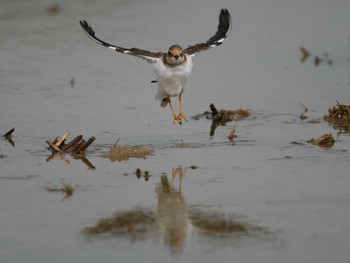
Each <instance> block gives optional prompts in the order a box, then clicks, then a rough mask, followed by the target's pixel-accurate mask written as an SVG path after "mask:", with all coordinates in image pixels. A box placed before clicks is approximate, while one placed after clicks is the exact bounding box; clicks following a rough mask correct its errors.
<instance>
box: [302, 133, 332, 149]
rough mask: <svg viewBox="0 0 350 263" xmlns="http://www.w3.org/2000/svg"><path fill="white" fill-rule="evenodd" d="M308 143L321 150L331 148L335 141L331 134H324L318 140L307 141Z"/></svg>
mask: <svg viewBox="0 0 350 263" xmlns="http://www.w3.org/2000/svg"><path fill="white" fill-rule="evenodd" d="M307 142H308V143H311V144H313V145H317V146H319V147H321V148H325V149H328V148H332V147H333V145H334V143H335V139H334V138H333V136H332V134H330V133H325V134H323V135H322V136H321V137H320V138H318V139H314V138H312V139H310V140H308V141H307Z"/></svg>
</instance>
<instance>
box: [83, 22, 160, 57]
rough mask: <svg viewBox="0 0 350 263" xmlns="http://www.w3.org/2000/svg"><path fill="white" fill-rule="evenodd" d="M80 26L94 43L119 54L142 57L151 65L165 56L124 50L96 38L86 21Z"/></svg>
mask: <svg viewBox="0 0 350 263" xmlns="http://www.w3.org/2000/svg"><path fill="white" fill-rule="evenodd" d="M80 25H81V27H82V28H83V30H84V32H85V33H86V34H87V35H88V37H90V38H91V39H92V40H93V41H95V42H96V43H98V44H100V45H102V46H104V47H107V48H109V49H112V50H115V51H117V52H120V53H123V54H128V55H132V56H135V57H140V58H143V59H145V60H147V61H148V62H151V63H155V62H157V61H158V60H159V59H161V57H162V55H163V53H162V52H150V51H147V50H142V49H138V48H123V47H118V46H116V45H112V44H109V43H107V42H105V41H103V40H101V39H99V38H98V37H96V35H95V31H94V30H93V29H92V27H91V26H90V25H89V24H88V23H87V22H86V21H85V20H82V21H80Z"/></svg>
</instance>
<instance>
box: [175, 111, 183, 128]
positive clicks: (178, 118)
mask: <svg viewBox="0 0 350 263" xmlns="http://www.w3.org/2000/svg"><path fill="white" fill-rule="evenodd" d="M175 121H177V122H178V123H179V124H180V125H181V124H182V118H181V117H180V114H179V115H176V113H173V123H174V124H175Z"/></svg>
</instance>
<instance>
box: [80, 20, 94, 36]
mask: <svg viewBox="0 0 350 263" xmlns="http://www.w3.org/2000/svg"><path fill="white" fill-rule="evenodd" d="M79 23H80V26H81V27H82V28H83V29H84V31H85V32H87V33H88V34H90V35H92V36H94V35H95V31H94V30H93V29H92V27H91V25H89V24H88V22H86V21H85V20H80V21H79Z"/></svg>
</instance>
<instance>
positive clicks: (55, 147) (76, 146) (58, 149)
mask: <svg viewBox="0 0 350 263" xmlns="http://www.w3.org/2000/svg"><path fill="white" fill-rule="evenodd" d="M69 134H70V132H65V133H64V134H63V135H62V136H61V137H57V138H56V139H55V140H54V141H53V142H51V141H49V140H47V141H46V143H47V144H48V145H50V149H51V151H52V155H51V156H50V157H48V158H47V159H46V161H47V162H49V161H51V160H52V159H54V158H59V159H61V160H63V161H64V162H65V163H66V164H69V161H67V160H66V159H65V158H64V157H63V154H65V153H70V154H71V155H73V157H74V158H75V159H80V160H82V162H83V163H85V164H86V165H87V166H88V167H89V169H91V170H95V167H94V166H93V165H92V164H91V163H90V161H89V160H88V159H87V158H86V157H85V156H84V151H85V150H86V149H87V148H88V147H89V146H90V144H91V143H92V142H93V141H94V140H95V139H96V138H95V137H90V138H89V139H88V140H87V141H85V140H84V139H83V135H78V136H77V137H75V138H74V139H73V140H72V141H71V142H69V143H67V144H65V141H66V139H67V137H68V135H69Z"/></svg>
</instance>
